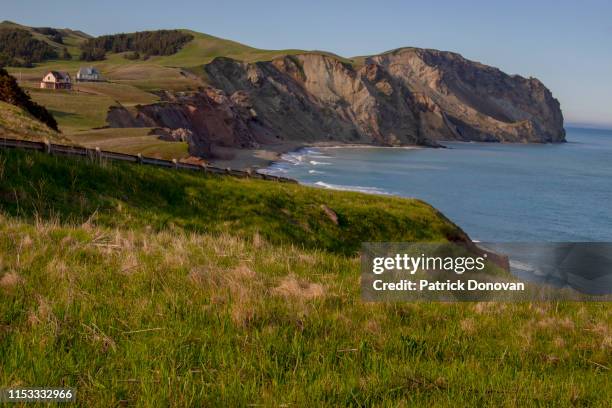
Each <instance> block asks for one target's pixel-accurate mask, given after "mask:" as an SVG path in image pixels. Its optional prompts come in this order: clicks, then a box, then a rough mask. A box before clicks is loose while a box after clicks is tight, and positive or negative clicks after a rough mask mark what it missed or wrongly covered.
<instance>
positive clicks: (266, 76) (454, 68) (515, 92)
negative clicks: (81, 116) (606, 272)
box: [108, 48, 565, 156]
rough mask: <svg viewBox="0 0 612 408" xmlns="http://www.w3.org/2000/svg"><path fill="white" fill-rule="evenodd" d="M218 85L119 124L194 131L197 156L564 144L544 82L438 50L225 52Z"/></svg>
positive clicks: (117, 116)
mask: <svg viewBox="0 0 612 408" xmlns="http://www.w3.org/2000/svg"><path fill="white" fill-rule="evenodd" d="M204 70H205V73H206V77H207V78H208V82H209V84H210V87H208V88H206V89H202V90H201V91H199V92H194V93H189V94H184V93H183V94H176V95H173V94H167V95H166V98H165V100H164V101H163V102H161V103H157V104H153V105H146V106H139V107H137V108H136V111H135V112H128V111H127V110H125V109H123V108H116V109H112V110H111V111H110V112H109V117H108V121H109V124H110V125H111V126H157V127H160V126H161V127H168V128H186V129H189V130H190V131H192V132H193V136H192V138H191V140H190V150H191V153H192V154H195V155H201V156H207V155H210V154H211V152H212V148H213V147H214V146H217V145H218V146H225V147H240V148H252V147H256V146H259V145H265V144H269V143H274V142H277V141H281V140H282V141H295V142H303V143H313V142H319V141H334V142H347V143H368V144H378V145H387V146H393V145H407V144H419V145H436V144H437V141H440V140H462V141H489V142H521V143H527V142H538V143H540V142H544V143H548V142H563V141H565V131H564V129H563V116H562V114H561V110H560V106H559V102H558V101H557V100H556V99H555V98H553V96H552V94H551V92H550V91H549V90H548V89H547V88H546V87H545V86H544V85H543V84H542V83H541V82H540V81H539V80H537V79H534V78H529V79H526V78H523V77H520V76H517V75H513V76H511V75H507V74H505V73H503V72H502V71H500V70H499V69H497V68H493V67H489V66H486V65H483V64H480V63H478V62H474V61H470V60H467V59H465V58H463V57H462V56H460V55H458V54H455V53H450V52H442V51H436V50H425V49H417V48H403V49H399V50H395V51H391V52H388V53H384V54H380V55H376V56H372V57H367V58H365V59H363V63H362V64H361V65H360V66H358V65H351V64H348V63H345V62H343V61H341V60H340V59H338V58H335V57H333V56H327V55H320V54H303V55H292V56H284V57H280V58H276V59H274V60H272V61H266V62H255V63H246V62H240V61H236V60H233V59H229V58H216V59H215V60H213V61H212V62H211V63H209V64H207V65H205V67H204Z"/></svg>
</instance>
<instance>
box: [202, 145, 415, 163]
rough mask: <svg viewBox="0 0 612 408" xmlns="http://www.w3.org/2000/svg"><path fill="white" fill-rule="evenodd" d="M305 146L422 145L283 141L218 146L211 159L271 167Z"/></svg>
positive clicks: (365, 146) (394, 147)
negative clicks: (251, 146)
mask: <svg viewBox="0 0 612 408" xmlns="http://www.w3.org/2000/svg"><path fill="white" fill-rule="evenodd" d="M304 147H320V148H326V149H335V148H346V147H351V148H360V149H361V148H363V149H372V148H379V149H380V148H389V149H421V148H423V147H422V146H376V145H370V144H355V143H346V144H343V143H338V142H337V141H336V142H316V143H298V142H283V143H276V144H270V145H265V146H262V147H260V148H258V149H236V148H220V147H216V148H215V149H216V150H215V154H216V155H217V156H219V158H216V159H211V160H210V163H211V164H213V165H214V166H217V167H222V168H231V169H236V170H243V169H251V170H258V169H264V168H266V167H269V166H270V164H272V163H273V162H275V161H278V160H280V158H281V156H282V155H283V154H284V153H288V152H293V151H296V150H299V149H301V148H304Z"/></svg>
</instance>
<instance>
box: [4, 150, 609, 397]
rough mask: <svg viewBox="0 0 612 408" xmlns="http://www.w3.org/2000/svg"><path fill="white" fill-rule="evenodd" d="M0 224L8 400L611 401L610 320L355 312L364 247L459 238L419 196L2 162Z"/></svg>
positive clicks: (478, 309)
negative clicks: (20, 391) (22, 389)
mask: <svg viewBox="0 0 612 408" xmlns="http://www.w3.org/2000/svg"><path fill="white" fill-rule="evenodd" d="M322 204H324V205H326V206H328V207H329V208H331V209H333V210H334V211H335V212H336V213H337V214H338V220H339V224H338V225H336V224H334V223H333V222H332V221H331V220H330V219H329V218H328V217H327V216H326V214H325V212H324V211H323V210H322V208H321V205H322ZM0 209H1V215H0V217H1V218H0V259H1V262H0V265H1V266H0V268H1V269H0V384H2V385H3V386H28V385H30V386H31V385H56V386H59V385H63V386H72V387H75V388H77V396H78V401H79V404H80V405H81V406H104V407H106V406H117V405H135V406H259V405H262V406H319V405H326V406H344V405H350V406H414V405H415V404H420V405H423V406H465V405H471V406H495V407H499V406H521V407H522V406H602V407H604V406H609V401H610V400H611V399H612V387H610V379H611V376H610V370H609V368H610V366H611V365H612V361H611V360H612V359H611V355H612V353H611V351H612V331H611V329H612V322H611V314H610V306H609V304H604V303H570V302H568V303H517V304H512V303H507V304H505V303H465V304H435V303H419V304H402V303H397V304H370V303H363V302H362V301H361V300H360V297H359V259H358V257H357V250H358V247H359V244H360V242H362V241H370V240H374V241H375V240H381V241H392V240H397V241H401V240H405V241H414V240H435V241H438V240H446V239H449V238H450V239H457V238H458V237H461V236H462V233H461V231H460V230H458V229H457V228H456V227H455V226H454V225H452V224H451V223H450V222H449V221H448V220H446V219H445V218H443V217H442V216H441V215H440V214H439V213H437V212H436V211H435V210H434V209H432V208H431V207H430V206H428V205H427V204H424V203H422V202H420V201H417V200H408V199H400V198H390V197H381V196H370V195H364V194H359V193H350V192H332V191H326V190H319V189H313V188H307V187H303V186H299V185H292V184H283V183H280V184H279V183H273V182H264V181H255V180H244V179H233V178H224V177H216V176H204V175H198V174H192V173H189V172H181V171H177V170H163V169H157V168H152V167H147V166H136V165H131V166H130V165H123V164H114V163H93V162H90V161H85V160H76V159H67V158H58V157H52V156H46V155H42V154H33V153H24V152H18V151H0Z"/></svg>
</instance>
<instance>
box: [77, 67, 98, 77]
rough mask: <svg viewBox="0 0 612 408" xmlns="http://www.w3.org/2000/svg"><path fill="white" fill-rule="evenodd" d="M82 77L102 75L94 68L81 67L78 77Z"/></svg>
mask: <svg viewBox="0 0 612 408" xmlns="http://www.w3.org/2000/svg"><path fill="white" fill-rule="evenodd" d="M81 75H100V71H98V70H97V69H96V68H94V67H81V68H79V72H77V76H81Z"/></svg>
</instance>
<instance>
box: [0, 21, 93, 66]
mask: <svg viewBox="0 0 612 408" xmlns="http://www.w3.org/2000/svg"><path fill="white" fill-rule="evenodd" d="M3 30H4V31H7V30H8V31H13V32H15V31H25V32H26V33H28V34H30V35H31V36H32V38H33V39H34V40H35V41H41V42H42V43H44V44H46V45H48V46H49V47H50V49H52V50H54V51H55V53H56V58H45V60H46V59H61V60H66V59H68V60H71V59H72V58H73V57H78V56H79V53H80V52H79V50H80V48H79V46H80V44H81V43H82V42H83V41H85V40H87V39H88V38H90V36H89V35H87V34H85V33H83V32H81V31H75V30H70V29H67V28H63V29H57V28H51V27H28V26H24V25H21V24H17V23H14V22H12V21H3V22H1V23H0V31H3ZM4 45H6V46H9V45H10V46H14V44H4ZM65 51H67V52H68V54H69V56H65ZM34 62H41V61H34ZM42 62H45V61H42Z"/></svg>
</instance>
